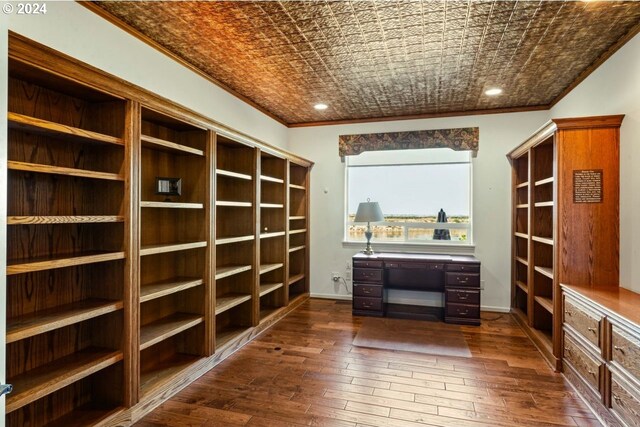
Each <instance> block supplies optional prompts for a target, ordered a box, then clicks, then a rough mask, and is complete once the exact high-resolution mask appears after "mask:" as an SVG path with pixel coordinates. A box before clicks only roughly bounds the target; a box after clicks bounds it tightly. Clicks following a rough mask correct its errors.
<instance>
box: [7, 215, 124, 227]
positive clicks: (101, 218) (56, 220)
mask: <svg viewBox="0 0 640 427" xmlns="http://www.w3.org/2000/svg"><path fill="white" fill-rule="evenodd" d="M100 222H124V216H122V215H67V216H60V215H58V216H27V215H22V216H10V217H7V224H8V225H19V224H25V225H26V224H88V223H100Z"/></svg>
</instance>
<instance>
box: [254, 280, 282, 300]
mask: <svg viewBox="0 0 640 427" xmlns="http://www.w3.org/2000/svg"><path fill="white" fill-rule="evenodd" d="M283 286H284V284H282V283H265V284H262V285H260V296H261V297H263V296H265V295H267V294H268V293H270V292H273V291H275V290H278V289H280V288H282V287H283Z"/></svg>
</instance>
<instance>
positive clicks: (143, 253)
mask: <svg viewBox="0 0 640 427" xmlns="http://www.w3.org/2000/svg"><path fill="white" fill-rule="evenodd" d="M140 115H141V137H140V139H141V148H140V190H139V193H140V247H139V254H140V292H139V301H140V309H139V313H140V334H139V352H140V356H139V357H140V382H139V398H140V399H144V398H145V396H146V395H148V394H153V393H155V392H156V391H157V390H161V389H162V386H163V384H165V383H167V382H169V381H171V380H172V379H173V378H175V377H176V375H179V374H180V373H181V371H182V370H183V369H185V368H186V367H188V366H189V365H190V363H189V362H191V363H193V362H196V361H198V360H199V359H200V358H202V357H204V356H208V355H210V354H212V353H213V342H212V337H211V329H210V327H209V326H208V325H209V322H208V320H209V318H210V317H211V310H210V308H209V307H210V304H211V297H210V291H209V289H210V285H211V283H210V278H211V268H212V267H211V262H210V253H211V252H210V251H211V244H212V242H211V232H210V230H211V228H212V227H211V226H210V225H209V224H210V217H211V214H210V213H211V203H212V198H211V196H210V194H209V192H210V188H211V187H210V180H211V173H210V170H212V168H211V165H210V162H211V161H212V159H211V155H210V153H209V147H210V145H211V144H210V138H211V134H210V132H208V131H207V130H205V129H203V128H200V127H198V126H195V125H193V124H191V123H189V122H187V121H186V120H181V119H178V118H175V117H173V116H170V115H168V114H163V113H159V112H157V111H154V110H152V109H150V108H146V107H142V108H141V110H140ZM157 177H164V178H167V177H171V178H180V179H181V194H179V195H171V196H167V195H160V194H157V193H156V178H157Z"/></svg>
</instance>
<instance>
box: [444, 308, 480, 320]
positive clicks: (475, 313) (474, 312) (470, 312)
mask: <svg viewBox="0 0 640 427" xmlns="http://www.w3.org/2000/svg"><path fill="white" fill-rule="evenodd" d="M446 311H447V316H448V317H465V318H470V319H478V318H479V317H480V306H479V305H469V304H447V307H446Z"/></svg>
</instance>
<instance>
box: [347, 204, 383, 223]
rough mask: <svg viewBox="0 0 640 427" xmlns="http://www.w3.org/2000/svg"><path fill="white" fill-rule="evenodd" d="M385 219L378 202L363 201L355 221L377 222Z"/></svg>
mask: <svg viewBox="0 0 640 427" xmlns="http://www.w3.org/2000/svg"><path fill="white" fill-rule="evenodd" d="M376 221H384V216H383V215H382V211H381V210H380V205H379V204H378V202H370V201H366V202H362V203H360V204H359V205H358V211H357V212H356V217H355V219H354V220H353V222H376Z"/></svg>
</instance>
